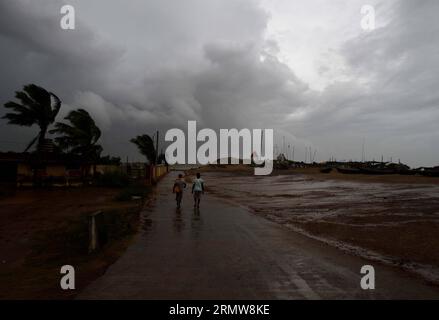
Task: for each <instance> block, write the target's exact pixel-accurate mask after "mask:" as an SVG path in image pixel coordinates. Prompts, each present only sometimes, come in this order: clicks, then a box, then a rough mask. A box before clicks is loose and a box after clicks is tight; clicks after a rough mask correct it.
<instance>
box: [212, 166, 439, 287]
mask: <svg viewBox="0 0 439 320" xmlns="http://www.w3.org/2000/svg"><path fill="white" fill-rule="evenodd" d="M298 171H299V170H296V171H295V172H287V174H285V172H282V171H279V172H278V174H279V175H273V176H268V177H255V176H252V175H248V174H242V173H243V172H241V174H240V175H238V176H237V175H236V174H235V173H234V172H227V170H222V171H221V170H220V171H218V170H217V171H214V170H210V171H207V172H205V173H204V176H205V178H206V180H207V181H209V191H210V192H212V194H214V195H216V196H217V197H219V198H221V199H224V200H226V201H229V202H232V203H235V204H238V205H241V206H243V207H245V208H247V209H248V210H250V211H251V212H253V213H255V214H256V215H259V216H262V217H264V218H266V219H268V220H270V221H273V222H275V223H278V224H280V225H282V226H285V227H287V228H290V229H292V230H294V231H296V232H300V233H302V234H304V235H307V236H309V237H311V238H314V239H318V240H319V241H322V242H324V243H326V244H329V245H331V246H334V247H337V248H339V249H342V250H344V251H346V252H349V253H350V254H354V255H359V256H362V257H365V258H368V259H371V260H374V261H380V262H383V263H386V264H391V265H394V266H397V267H399V268H402V269H405V270H407V271H410V272H412V273H415V274H417V275H419V276H421V277H423V278H424V279H426V280H428V281H431V282H434V283H437V284H439V250H438V248H439V239H438V238H437V235H438V234H439V185H437V184H436V183H435V182H436V180H437V179H434V178H433V179H430V178H425V177H406V176H387V177H370V176H363V175H361V176H360V175H355V176H351V175H342V176H340V174H337V173H334V174H332V175H325V174H320V173H318V172H315V171H314V172H310V171H309V170H306V169H305V170H303V171H302V172H306V173H307V174H302V173H297V172H298ZM299 172H300V171H299ZM407 181H409V182H410V183H408V182H407ZM413 181H416V183H414V182H413Z"/></svg>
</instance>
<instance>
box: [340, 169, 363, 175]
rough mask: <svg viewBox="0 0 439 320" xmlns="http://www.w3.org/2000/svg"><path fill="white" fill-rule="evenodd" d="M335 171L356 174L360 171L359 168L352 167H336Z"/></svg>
mask: <svg viewBox="0 0 439 320" xmlns="http://www.w3.org/2000/svg"><path fill="white" fill-rule="evenodd" d="M337 171H338V172H340V173H343V174H358V173H361V171H360V169H358V168H352V167H338V168H337Z"/></svg>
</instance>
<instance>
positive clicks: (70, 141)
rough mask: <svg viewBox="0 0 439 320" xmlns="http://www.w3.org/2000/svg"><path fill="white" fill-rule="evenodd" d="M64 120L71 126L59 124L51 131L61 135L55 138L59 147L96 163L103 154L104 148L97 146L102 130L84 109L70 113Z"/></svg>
mask: <svg viewBox="0 0 439 320" xmlns="http://www.w3.org/2000/svg"><path fill="white" fill-rule="evenodd" d="M64 119H65V120H68V122H69V123H70V124H67V123H62V122H57V123H56V124H55V129H53V130H51V131H50V133H54V134H57V135H59V136H58V137H56V138H55V142H56V143H57V145H58V147H59V148H60V149H61V150H63V151H66V152H68V153H70V154H74V155H77V156H80V157H81V158H82V159H84V160H86V161H94V162H96V161H97V160H98V159H99V157H100V154H101V152H102V147H101V146H100V145H99V144H97V142H98V140H99V138H100V137H101V130H100V129H99V128H98V126H97V125H96V123H95V122H94V120H93V118H92V117H91V116H90V114H89V113H88V112H87V111H85V110H84V109H78V110H73V111H70V112H69V114H68V115H67V116H66V117H65V118H64Z"/></svg>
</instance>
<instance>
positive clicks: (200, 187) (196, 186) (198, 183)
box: [192, 173, 204, 208]
mask: <svg viewBox="0 0 439 320" xmlns="http://www.w3.org/2000/svg"><path fill="white" fill-rule="evenodd" d="M192 193H193V195H194V208H199V207H200V200H201V194H202V193H204V181H203V179H201V175H200V173H197V178H196V179H194V181H193V183H192Z"/></svg>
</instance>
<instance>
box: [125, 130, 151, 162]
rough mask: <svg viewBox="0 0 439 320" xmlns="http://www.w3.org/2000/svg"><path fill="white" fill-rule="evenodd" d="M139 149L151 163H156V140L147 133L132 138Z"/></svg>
mask: <svg viewBox="0 0 439 320" xmlns="http://www.w3.org/2000/svg"><path fill="white" fill-rule="evenodd" d="M130 141H131V142H132V143H134V144H135V145H136V146H137V148H138V149H139V151H140V153H141V154H143V155H144V156H145V157H146V158H147V159H148V161H149V163H150V164H155V162H156V150H155V147H154V141H153V140H152V139H151V137H150V136H148V135H147V134H144V135H141V136H137V137H136V138H134V139H131V140H130Z"/></svg>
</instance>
